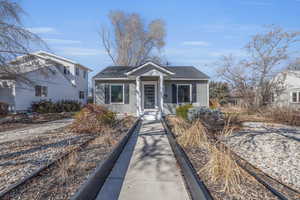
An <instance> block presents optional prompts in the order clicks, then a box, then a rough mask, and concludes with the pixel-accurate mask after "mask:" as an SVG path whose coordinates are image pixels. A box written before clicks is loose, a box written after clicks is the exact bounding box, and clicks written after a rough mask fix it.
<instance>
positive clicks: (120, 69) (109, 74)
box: [94, 66, 209, 79]
mask: <svg viewBox="0 0 300 200" xmlns="http://www.w3.org/2000/svg"><path fill="white" fill-rule="evenodd" d="M134 68H136V67H129V66H109V67H106V68H105V69H104V70H102V71H101V72H99V73H98V74H97V75H95V76H94V78H126V77H127V75H126V74H125V73H127V72H129V71H131V70H133V69H134ZM164 68H165V69H167V70H169V71H171V72H173V73H175V75H172V76H171V78H188V79H209V76H207V75H206V74H204V73H203V72H201V71H200V70H198V69H196V68H195V67H193V66H168V67H164Z"/></svg>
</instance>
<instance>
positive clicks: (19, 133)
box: [0, 119, 73, 143]
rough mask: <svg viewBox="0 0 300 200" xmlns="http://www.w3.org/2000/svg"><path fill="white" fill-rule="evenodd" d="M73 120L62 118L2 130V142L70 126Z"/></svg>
mask: <svg viewBox="0 0 300 200" xmlns="http://www.w3.org/2000/svg"><path fill="white" fill-rule="evenodd" d="M72 121H73V119H62V120H56V121H52V122H46V123H42V124H34V125H30V126H28V127H26V128H20V129H15V130H10V131H4V132H0V143H4V142H9V141H13V140H20V139H27V138H29V137H34V136H38V135H41V134H43V133H46V132H48V131H52V130H55V129H59V128H63V127H65V126H68V125H70V124H71V123H72Z"/></svg>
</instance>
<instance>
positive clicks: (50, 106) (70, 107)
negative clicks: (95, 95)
mask: <svg viewBox="0 0 300 200" xmlns="http://www.w3.org/2000/svg"><path fill="white" fill-rule="evenodd" d="M80 108H81V103H79V102H77V101H71V100H63V101H58V102H55V103H54V102H52V101H51V100H41V101H38V102H33V103H32V104H31V110H32V111H33V112H37V113H60V112H76V111H79V110H80Z"/></svg>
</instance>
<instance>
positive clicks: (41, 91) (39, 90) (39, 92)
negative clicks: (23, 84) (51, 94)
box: [35, 85, 48, 97]
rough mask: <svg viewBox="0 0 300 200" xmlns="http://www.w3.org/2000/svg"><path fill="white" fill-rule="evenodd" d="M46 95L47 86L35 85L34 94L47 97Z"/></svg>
mask: <svg viewBox="0 0 300 200" xmlns="http://www.w3.org/2000/svg"><path fill="white" fill-rule="evenodd" d="M47 95H48V88H47V87H46V86H40V85H36V86H35V96H37V97H47Z"/></svg>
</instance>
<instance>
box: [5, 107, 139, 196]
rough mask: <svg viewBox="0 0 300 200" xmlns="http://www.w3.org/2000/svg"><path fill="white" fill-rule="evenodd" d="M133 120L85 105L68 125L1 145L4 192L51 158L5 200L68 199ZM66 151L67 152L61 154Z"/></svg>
mask: <svg viewBox="0 0 300 200" xmlns="http://www.w3.org/2000/svg"><path fill="white" fill-rule="evenodd" d="M134 121H135V118H134V117H124V118H122V119H117V118H116V115H115V113H112V112H110V111H108V110H107V109H106V108H103V107H101V106H96V105H87V106H86V107H85V108H83V109H82V110H81V111H80V112H79V113H78V114H77V115H76V116H75V120H74V121H73V122H72V124H71V125H69V126H68V127H64V128H60V129H56V130H53V131H49V132H47V133H43V134H42V135H39V136H38V137H29V138H27V140H17V141H11V142H4V143H2V144H1V146H0V159H1V160H0V161H1V165H0V167H1V168H0V173H1V179H2V180H0V182H1V190H2V191H3V190H4V189H5V188H8V187H9V185H11V184H13V183H16V182H17V181H19V180H22V179H23V178H24V177H26V176H28V175H31V174H32V172H34V171H36V170H37V169H40V167H42V166H45V165H47V164H48V163H51V162H53V161H55V162H54V164H53V165H51V166H50V167H48V168H46V169H45V170H43V171H42V172H41V173H40V174H39V175H38V176H35V177H34V178H32V179H30V180H29V181H27V182H26V183H25V184H23V185H21V186H20V187H18V188H16V189H14V190H12V191H10V192H9V193H8V194H6V195H5V197H4V199H69V198H70V197H71V196H72V195H73V194H74V193H75V192H76V191H77V190H78V189H79V187H80V185H81V184H82V183H83V182H84V181H85V180H86V178H87V177H88V175H89V174H90V173H91V172H93V170H94V169H95V167H96V165H97V164H99V163H100V162H101V161H102V160H103V159H104V158H105V157H106V156H107V155H108V154H109V153H110V152H111V150H112V149H113V147H114V146H115V144H116V143H117V142H118V141H120V139H121V138H123V137H124V134H125V133H127V131H128V130H129V129H130V128H131V126H132V125H133V123H134ZM83 144H84V145H83ZM78 147H80V148H78ZM66 153H68V154H67V156H65V157H61V156H62V155H66ZM58 158H61V159H60V160H57V159H58Z"/></svg>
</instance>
